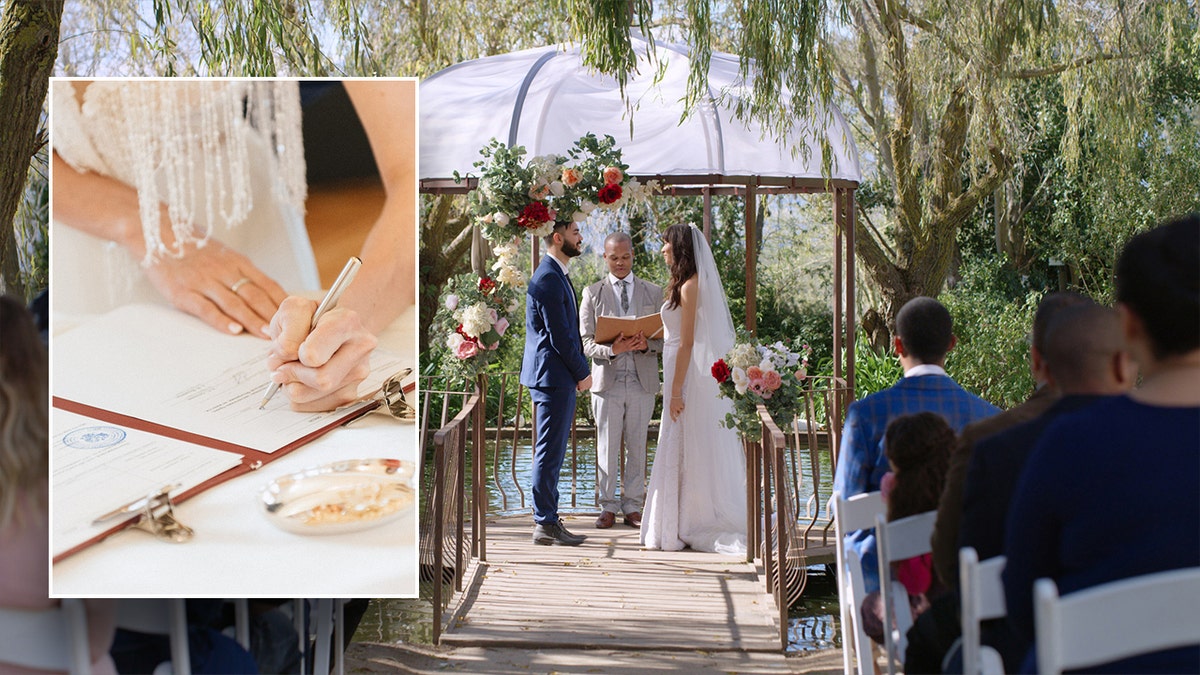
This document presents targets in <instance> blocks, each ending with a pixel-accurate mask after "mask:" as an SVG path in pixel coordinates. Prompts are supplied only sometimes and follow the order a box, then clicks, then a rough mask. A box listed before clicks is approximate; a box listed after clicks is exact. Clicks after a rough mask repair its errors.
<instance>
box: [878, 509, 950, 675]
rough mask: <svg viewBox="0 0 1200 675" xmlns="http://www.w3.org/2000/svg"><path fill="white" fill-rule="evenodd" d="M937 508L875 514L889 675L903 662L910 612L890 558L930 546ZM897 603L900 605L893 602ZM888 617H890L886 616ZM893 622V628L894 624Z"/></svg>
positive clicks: (917, 552)
mask: <svg viewBox="0 0 1200 675" xmlns="http://www.w3.org/2000/svg"><path fill="white" fill-rule="evenodd" d="M936 519H937V511H926V512H925V513H918V514H917V515H915V516H909V517H907V518H901V519H900V520H893V521H892V522H890V523H889V522H888V521H887V516H886V515H885V514H883V513H880V514H878V515H876V516H875V543H876V545H877V549H878V554H879V594H880V596H881V599H882V600H883V617H884V618H883V646H884V651H885V652H886V653H885V655H884V660H886V661H887V670H888V675H895V673H896V664H897V663H899V664H900V665H903V664H904V650H905V648H906V647H907V646H908V629H909V628H911V627H912V612H911V611H910V610H909V607H908V592H907V591H906V590H905V588H904V584H902V583H900V582H899V581H891V564H892V562H893V561H897V560H905V559H908V558H912V557H915V556H919V555H921V554H924V553H929V552H930V551H931V550H933V547H932V545H931V544H930V542H929V539H930V537H931V536H933V523H934V521H935V520H936ZM897 605H899V609H897V608H896V606H897ZM889 617H890V618H889ZM893 622H894V626H895V627H894V628H893Z"/></svg>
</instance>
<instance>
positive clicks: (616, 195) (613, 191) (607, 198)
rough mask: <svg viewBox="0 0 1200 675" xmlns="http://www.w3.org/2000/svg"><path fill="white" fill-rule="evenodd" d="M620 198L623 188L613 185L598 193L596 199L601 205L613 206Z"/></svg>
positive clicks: (603, 188) (606, 186)
mask: <svg viewBox="0 0 1200 675" xmlns="http://www.w3.org/2000/svg"><path fill="white" fill-rule="evenodd" d="M620 198H621V186H620V185H616V184H613V183H609V184H608V185H605V186H604V187H602V188H600V191H599V192H597V193H596V199H599V200H600V203H601V204H611V203H613V202H615V201H617V200H618V199H620Z"/></svg>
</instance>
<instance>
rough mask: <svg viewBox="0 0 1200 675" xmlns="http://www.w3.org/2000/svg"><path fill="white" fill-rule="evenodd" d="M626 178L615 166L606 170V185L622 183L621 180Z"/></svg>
mask: <svg viewBox="0 0 1200 675" xmlns="http://www.w3.org/2000/svg"><path fill="white" fill-rule="evenodd" d="M624 177H625V174H623V173H621V170H620V169H619V168H617V167H615V166H608V167H605V168H604V183H605V184H606V185H613V184H615V183H620V182H621V179H622V178H624Z"/></svg>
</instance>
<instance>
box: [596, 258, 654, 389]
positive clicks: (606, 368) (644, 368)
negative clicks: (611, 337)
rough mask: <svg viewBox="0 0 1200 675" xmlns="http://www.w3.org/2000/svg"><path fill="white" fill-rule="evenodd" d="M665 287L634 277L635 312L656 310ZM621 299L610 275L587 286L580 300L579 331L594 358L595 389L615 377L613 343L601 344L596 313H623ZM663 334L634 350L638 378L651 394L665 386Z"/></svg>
mask: <svg viewBox="0 0 1200 675" xmlns="http://www.w3.org/2000/svg"><path fill="white" fill-rule="evenodd" d="M662 303H663V290H662V287H661V286H658V285H656V284H652V283H650V282H649V281H646V280H645V279H642V278H641V277H636V276H635V277H634V282H633V290H632V295H631V297H630V298H629V308H630V311H632V312H633V314H634V315H635V316H645V315H647V314H655V313H657V312H658V311H659V310H661V309H662ZM620 311H621V310H620V301H619V300H618V299H617V294H616V293H615V292H613V288H612V285H611V284H609V283H608V275H607V274H605V275H604V278H603V279H601V280H600V281H597V282H596V283H594V284H592V285H591V286H588V287H587V288H585V289H583V301H582V302H580V303H579V334H580V335H581V336H582V337H583V353H584V355H585V356H587V357H588V358H589V359H591V360H592V391H594V392H603V391H605V390H606V389H608V388H609V387H610V386H611V385H612V383H613V381H614V371H615V369H614V368H610V366H612V365H613V353H612V345H611V344H608V345H602V344H597V343H596V340H595V339H593V338H594V337H595V335H596V317H598V316H615V315H617V314H620ZM662 344H663V341H662V337H661V336H660V337H658V338H655V339H653V340H649V341H648V348H647V350H646V351H645V352H644V353H639V352H631V354H632V355H633V362H634V366H635V367H636V368H637V373H638V381H639V382H641V384H642V388H643V389H645V390H646V393H648V394H656V393H658V391H659V389H661V388H662V384H661V383H660V382H659V379H658V356H659V354H660V353H662Z"/></svg>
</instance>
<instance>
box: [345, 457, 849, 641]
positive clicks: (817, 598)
mask: <svg viewBox="0 0 1200 675" xmlns="http://www.w3.org/2000/svg"><path fill="white" fill-rule="evenodd" d="M511 445H512V444H511V441H510V442H508V443H503V442H502V443H501V449H500V452H499V456H498V457H496V453H495V443H494V442H492V441H489V443H488V459H489V466H488V469H487V482H488V487H489V490H488V492H489V504H488V511H489V513H492V514H494V515H519V514H523V513H529V506H528V503H529V500H530V496H529V487H528V486H529V470H530V464H531V462H532V456H533V450H532V448H531V446H530V445H529V444H528V443H523V444H519V445H518V446H517V450H516V464H515V470H514V464H513V460H512V454H513V452H512V449H511ZM651 446H653V441H652V442H651ZM650 455H651V457H650V458H649V461H650V462H653V447H651V449H650ZM803 455H804V459H803V461H802V465H803V466H802V471H801V474H802V475H801V479H800V485H801V489H800V493H801V499H802V500H807V499H808V498H809V497H810V496H811V495H812V493H813V490H812V477H811V472H810V469H809V468H808V463H809V462H808V459H807V452H805V453H803ZM818 455H819V458H820V467H821V468H820V474H821V480H820V495H821V499H822V500H826V499H828V497H829V495H830V494H831V492H832V482H833V476H832V472H831V471H830V469H829V460H828V453H825V452H822V453H818ZM493 457H496V459H495V460H494V461H493V459H492V458H493ZM595 457H596V453H595V445H594V443H593V442H592V439H590V438H580V439H579V441H578V443H577V445H576V452H575V453H574V467H575V471H574V472H572V453H571V449H570V447H568V450H567V458H566V461H565V462H564V463H563V474H562V477H561V478H560V479H559V492H560V497H559V508H560V509H561V510H562V511H564V512H572V511H574V512H595V511H596V506H595V504H596V498H595V489H596V475H595ZM514 474H515V480H514ZM468 475H470V474H468ZM518 484H519V485H520V488H521V489H523V490H525V500H526V505H525V506H522V504H521V497H520V492H519V490H518V488H517V485H518ZM822 509H823V505H822ZM802 515H803V514H802ZM788 616H789V620H788V635H789V638H788V651H789V652H805V651H814V650H819V649H829V648H837V647H840V646H841V629H840V616H839V612H838V599H837V587H836V585H835V583H834V580H833V577H832V576H831V575H830V574H828V573H827V571H826V568H825V566H824V565H813V566H810V567H809V568H808V580H807V584H806V586H805V589H804V594H803V596H802V597H801V598H800V600H799V601H798V602H797V603H796V604H795V605H794V606H793V607H792V608H791V610H790V611H789V613H788ZM432 619H433V611H432V609H431V608H430V606H429V603H428V602H423V601H419V600H398V599H385V600H373V601H372V602H371V606H370V608H369V609H368V610H367V613H366V615H365V616H363V619H362V622H361V623H360V624H359V627H358V631H357V632H356V633H355V637H354V639H355V640H356V641H363V642H380V643H385V644H386V643H409V644H413V643H416V644H430V642H431V641H432V630H431V623H432Z"/></svg>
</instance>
